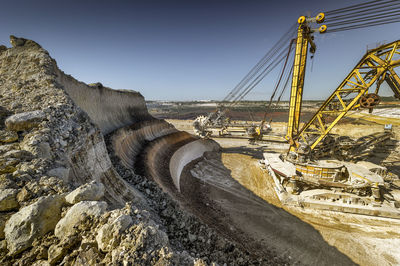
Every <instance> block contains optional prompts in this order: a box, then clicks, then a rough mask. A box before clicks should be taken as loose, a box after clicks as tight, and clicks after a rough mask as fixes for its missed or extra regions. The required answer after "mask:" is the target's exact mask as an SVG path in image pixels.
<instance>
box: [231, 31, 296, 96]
mask: <svg viewBox="0 0 400 266" xmlns="http://www.w3.org/2000/svg"><path fill="white" fill-rule="evenodd" d="M295 29H296V28H295V27H293V26H292V27H291V28H290V29H289V30H288V31H287V32H286V33H285V34H284V35H283V36H282V37H281V38H280V39H279V40H278V42H277V43H276V44H275V45H274V46H273V47H272V48H271V49H270V50H269V51H268V52H267V54H266V55H264V57H263V58H262V59H261V60H260V61H259V62H258V63H257V64H256V65H255V66H254V67H253V68H252V69H251V70H250V71H249V73H248V74H247V75H246V76H245V77H244V78H243V79H242V80H241V81H240V82H239V83H238V84H237V85H236V86H235V88H234V89H233V90H232V91H231V92H230V93H229V94H228V95H227V96H226V97H225V98H224V101H229V100H232V98H235V96H236V95H237V94H238V93H239V92H240V91H241V90H242V89H243V87H244V86H245V85H246V84H247V83H248V82H249V81H250V80H251V79H253V78H254V76H256V75H257V73H259V72H260V70H261V69H262V68H263V67H264V66H265V65H266V64H267V63H269V62H270V61H271V60H272V59H273V58H274V57H275V55H276V54H277V53H279V51H280V50H281V49H282V47H283V44H284V43H286V42H287V40H288V39H290V38H293V35H294V33H295Z"/></svg>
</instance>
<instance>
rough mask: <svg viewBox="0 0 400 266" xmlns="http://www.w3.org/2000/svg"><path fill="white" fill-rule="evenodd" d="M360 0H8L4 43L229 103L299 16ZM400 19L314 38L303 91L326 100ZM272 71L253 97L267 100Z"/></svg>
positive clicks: (150, 90)
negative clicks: (27, 44) (30, 45)
mask: <svg viewBox="0 0 400 266" xmlns="http://www.w3.org/2000/svg"><path fill="white" fill-rule="evenodd" d="M362 2H363V1H359V0H355V1H349V0H348V1H345V0H336V1H314V0H310V1H307V0H304V1H289V0H280V1H277V0H274V1H267V0H263V1H261V0H260V1H258V0H251V1H246V0H243V1H234V0H230V1H228V0H226V1H223V0H202V1H197V0H193V1H189V0H186V1H168V0H159V1H152V0H147V1H145V0H143V1H102V0H89V1H75V0H72V1H55V0H54V1H43V0H35V1H28V0H26V1H20V0H13V1H2V3H1V9H0V25H1V27H0V43H1V44H6V45H7V46H9V35H10V34H13V35H16V36H21V37H25V38H28V39H33V40H35V41H37V42H38V43H40V44H41V45H42V46H43V47H44V48H45V49H46V50H48V51H49V52H50V55H51V56H52V57H53V58H55V59H56V61H57V63H58V65H59V67H60V68H61V69H62V70H63V71H64V72H66V73H68V74H71V75H72V76H74V77H75V78H76V79H78V80H81V81H84V82H86V83H92V82H97V81H99V82H101V83H103V84H104V85H106V86H109V87H112V88H115V89H133V90H138V91H140V92H141V93H142V94H143V95H144V96H145V97H146V99H148V100H200V99H215V100H220V99H223V98H224V97H225V96H226V95H227V94H228V93H229V91H230V90H231V89H232V88H233V87H234V86H235V85H236V84H237V83H238V82H239V81H240V79H241V78H242V77H243V76H244V75H245V74H246V73H247V72H248V71H249V69H250V68H251V67H252V66H253V65H254V64H255V63H257V62H258V60H259V59H260V58H261V57H262V56H263V55H264V54H265V53H266V52H267V51H268V50H269V49H270V48H271V46H272V45H273V44H274V43H275V42H276V41H277V40H278V39H279V37H281V36H282V34H283V33H284V32H285V31H286V30H287V29H288V27H289V26H290V25H291V24H293V23H294V22H296V21H297V18H298V17H299V15H301V14H311V15H316V14H317V13H318V12H320V11H327V10H332V9H336V8H341V7H346V6H348V5H352V4H358V3H362ZM399 25H400V23H396V24H389V25H384V26H377V27H373V28H367V29H359V30H353V31H346V32H340V33H331V34H326V35H318V34H317V35H316V40H315V42H316V44H317V47H318V48H317V53H316V55H315V58H314V62H313V68H312V71H311V65H312V64H311V63H309V64H308V68H309V69H308V70H309V71H308V72H307V78H306V84H305V91H304V95H305V98H306V99H322V98H325V97H326V96H328V95H329V94H330V92H332V90H334V89H335V88H336V87H337V85H338V84H339V83H340V82H341V81H342V79H343V78H344V77H345V76H346V75H347V73H348V72H349V71H350V70H351V69H352V67H353V66H354V65H355V64H356V63H357V62H358V60H359V59H360V58H361V57H362V55H363V54H364V53H365V51H366V47H367V45H369V47H370V48H371V47H372V46H374V45H376V43H378V42H385V41H386V42H391V41H394V40H397V39H400V30H399V29H400V27H399ZM276 76H277V74H275V75H272V76H271V78H268V79H266V80H264V81H263V82H262V83H261V84H259V86H258V87H256V89H254V91H253V92H252V93H251V94H250V95H249V96H248V99H259V100H263V99H267V98H269V96H270V93H271V90H272V87H273V85H274V83H275V80H276Z"/></svg>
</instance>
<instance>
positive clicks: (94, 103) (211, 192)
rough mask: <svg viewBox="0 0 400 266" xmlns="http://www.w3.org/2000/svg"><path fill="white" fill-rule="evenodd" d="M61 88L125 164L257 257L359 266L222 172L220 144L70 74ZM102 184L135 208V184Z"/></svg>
mask: <svg viewBox="0 0 400 266" xmlns="http://www.w3.org/2000/svg"><path fill="white" fill-rule="evenodd" d="M59 82H60V83H61V84H62V85H63V87H64V89H65V90H66V92H67V93H68V94H69V95H70V97H71V98H72V99H73V100H74V102H75V103H76V104H77V105H78V106H79V107H81V108H82V109H83V110H84V111H85V112H87V114H88V115H89V117H90V118H91V119H92V121H93V122H94V123H95V124H97V125H98V126H99V128H100V130H101V132H102V133H103V135H107V134H108V136H107V137H108V138H110V145H111V146H112V150H113V152H114V153H115V154H113V155H115V156H116V157H118V158H119V163H121V164H122V165H123V166H124V167H125V168H127V169H131V170H132V171H133V172H134V173H135V174H139V175H141V176H144V177H146V178H148V179H149V180H151V181H153V182H155V183H156V184H157V185H158V186H159V187H160V188H161V189H162V190H163V191H164V192H166V193H167V194H169V195H170V196H171V198H173V199H174V200H175V201H177V202H178V204H179V205H180V206H181V207H182V208H184V209H185V210H187V211H189V212H190V213H192V214H194V215H195V216H196V217H198V218H200V220H201V221H203V222H204V223H205V224H207V225H209V226H210V227H212V228H214V229H215V230H216V231H217V232H218V233H219V234H221V235H222V236H224V237H226V238H228V239H230V240H232V241H234V242H235V243H237V245H238V246H241V248H242V249H244V250H246V251H247V252H249V253H250V254H253V255H254V256H256V257H260V258H262V257H264V256H265V257H276V256H280V257H288V258H289V259H290V263H291V264H306V265H310V264H318V265H352V264H354V263H353V262H352V261H351V260H350V259H349V258H348V257H347V256H346V255H344V254H342V253H341V252H339V251H338V250H337V249H336V248H335V247H333V246H330V245H329V244H328V243H327V242H326V241H325V240H324V239H323V237H322V236H321V235H320V233H319V232H318V231H317V230H315V229H314V228H313V227H312V226H311V225H309V224H307V223H305V222H303V221H301V220H300V219H298V218H297V217H295V216H293V215H291V214H289V213H288V212H286V211H285V210H283V209H280V208H277V207H275V206H274V205H272V204H269V203H268V202H266V201H264V200H262V199H261V198H259V197H257V196H256V195H254V194H253V193H252V192H251V191H249V190H247V189H246V188H244V187H243V186H241V185H240V184H239V183H238V182H236V181H235V180H234V179H233V178H232V176H231V173H230V171H229V170H228V169H227V168H226V167H224V165H223V164H222V162H221V153H220V146H219V145H218V144H217V143H216V142H214V141H212V140H199V139H197V138H196V137H194V136H192V135H190V134H189V133H187V132H184V131H178V130H177V129H176V128H175V127H174V126H172V125H171V124H169V123H167V122H165V121H164V120H159V119H156V118H153V117H152V116H151V115H150V114H148V112H147V108H146V105H145V102H144V98H143V97H142V96H141V95H140V93H137V92H128V91H114V90H111V89H108V88H103V87H100V88H99V87H89V86H87V85H86V84H84V83H79V82H77V81H75V80H73V79H72V77H69V76H65V75H64V74H63V73H61V74H59ZM82 91H84V93H81V92H82ZM113 155H112V156H113ZM121 175H122V174H121ZM103 182H104V183H105V184H106V186H107V190H108V191H109V194H113V195H115V194H119V193H123V194H124V197H122V200H125V201H126V200H129V195H131V194H129V193H126V191H129V187H130V184H129V183H128V182H126V181H124V180H123V179H122V178H121V176H119V175H118V174H116V175H113V176H111V177H110V176H108V177H106V178H105V180H103ZM115 184H118V186H117V187H114V186H115ZM117 196H118V195H117Z"/></svg>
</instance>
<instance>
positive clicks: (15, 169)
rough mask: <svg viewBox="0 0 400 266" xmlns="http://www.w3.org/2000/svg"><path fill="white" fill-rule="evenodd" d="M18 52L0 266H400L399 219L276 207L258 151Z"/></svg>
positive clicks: (13, 51) (2, 53)
mask: <svg viewBox="0 0 400 266" xmlns="http://www.w3.org/2000/svg"><path fill="white" fill-rule="evenodd" d="M19 40H20V41H18V42H16V43H15V42H14V44H13V47H11V48H7V47H5V48H2V49H1V50H0V63H1V65H0V74H1V76H0V92H1V97H0V100H1V103H0V115H1V117H0V133H1V134H0V136H1V139H0V144H1V146H0V156H1V157H0V160H1V161H0V162H1V168H0V174H1V175H0V176H1V187H0V193H1V197H0V206H1V208H2V209H1V210H0V218H1V219H0V222H1V223H0V240H1V241H0V243H1V246H0V262H1V263H2V264H4V265H13V264H31V265H44V264H49V265H54V264H66V265H69V264H75V265H84V264H96V263H100V264H115V265H119V264H127V265H138V264H140V265H150V264H151V265H153V264H154V265H155V264H157V265H224V264H225V263H226V264H228V265H292V264H294V265H354V264H362V265H377V264H379V265H394V264H399V263H400V257H399V254H398V252H397V250H398V249H399V248H400V234H399V233H398V232H400V230H399V229H400V219H392V218H382V217H374V216H365V215H356V214H348V213H338V212H335V211H327V210H314V209H307V208H298V207H290V206H289V207H288V206H284V205H282V204H281V203H280V201H279V199H278V198H277V196H276V193H275V192H274V188H273V185H272V184H273V181H272V178H271V176H270V175H269V174H268V172H267V171H265V170H263V169H261V168H260V167H259V165H258V161H259V160H260V159H262V154H263V151H264V148H263V147H260V146H255V145H252V144H249V143H248V141H247V140H243V139H222V138H221V139H218V138H216V139H199V138H198V137H195V136H194V135H193V134H192V133H193V132H192V129H191V126H190V125H191V122H192V121H190V120H163V119H159V118H156V115H154V116H153V115H152V114H151V113H149V112H148V110H147V106H146V102H145V99H144V97H143V96H142V95H141V94H140V92H134V91H126V90H113V89H111V88H107V87H104V86H103V85H102V84H101V83H93V84H89V85H88V84H85V83H83V82H79V81H77V80H75V79H74V78H73V77H71V76H69V75H67V74H65V73H63V72H62V71H61V70H60V69H58V67H57V64H56V62H55V60H54V59H52V58H51V57H50V55H49V53H48V52H47V51H46V50H44V49H43V48H42V47H41V46H40V45H39V44H37V43H35V42H34V41H31V40H26V39H22V38H19ZM272 127H273V128H274V129H275V130H277V131H279V130H283V127H284V126H283V123H281V122H276V123H275V124H274V123H273V124H272ZM348 127H352V126H351V124H345V125H342V126H339V127H338V128H337V131H344V132H346V133H347V134H349V135H351V136H352V137H357V136H359V135H362V134H363V133H365V131H366V130H368V131H371V133H373V132H375V131H379V130H381V129H382V125H381V124H376V123H375V122H368V121H366V122H364V125H362V126H360V127H357V129H353V130H351V131H350V130H348ZM394 128H395V130H394V131H395V132H397V131H396V130H398V125H394ZM398 138H399V136H398V135H395V140H396V141H398V140H399V139H398ZM396 145H397V146H396V148H395V149H394V151H393V153H392V154H391V155H390V156H392V157H393V158H392V161H394V162H395V163H394V164H393V165H392V166H391V169H393V170H396V169H398V167H399V166H398V165H397V164H396V162H398V159H399V158H400V157H399V152H400V149H399V144H398V142H397V144H396ZM213 263H214V264H213Z"/></svg>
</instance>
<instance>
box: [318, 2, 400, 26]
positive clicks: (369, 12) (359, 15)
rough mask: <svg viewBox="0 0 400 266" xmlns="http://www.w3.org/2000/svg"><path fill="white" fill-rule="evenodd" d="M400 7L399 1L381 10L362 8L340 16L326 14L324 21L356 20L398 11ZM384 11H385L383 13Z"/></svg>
mask: <svg viewBox="0 0 400 266" xmlns="http://www.w3.org/2000/svg"><path fill="white" fill-rule="evenodd" d="M399 8H400V1H399V2H398V3H396V4H393V5H391V6H390V7H389V8H386V9H381V10H376V9H371V10H364V11H357V12H354V13H349V14H346V15H341V16H334V17H329V15H326V19H325V22H331V21H339V22H341V21H344V20H353V21H355V20H357V19H361V18H364V17H367V16H369V15H371V16H378V15H384V14H389V13H391V12H394V11H398V10H399ZM385 12H386V13H385Z"/></svg>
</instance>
